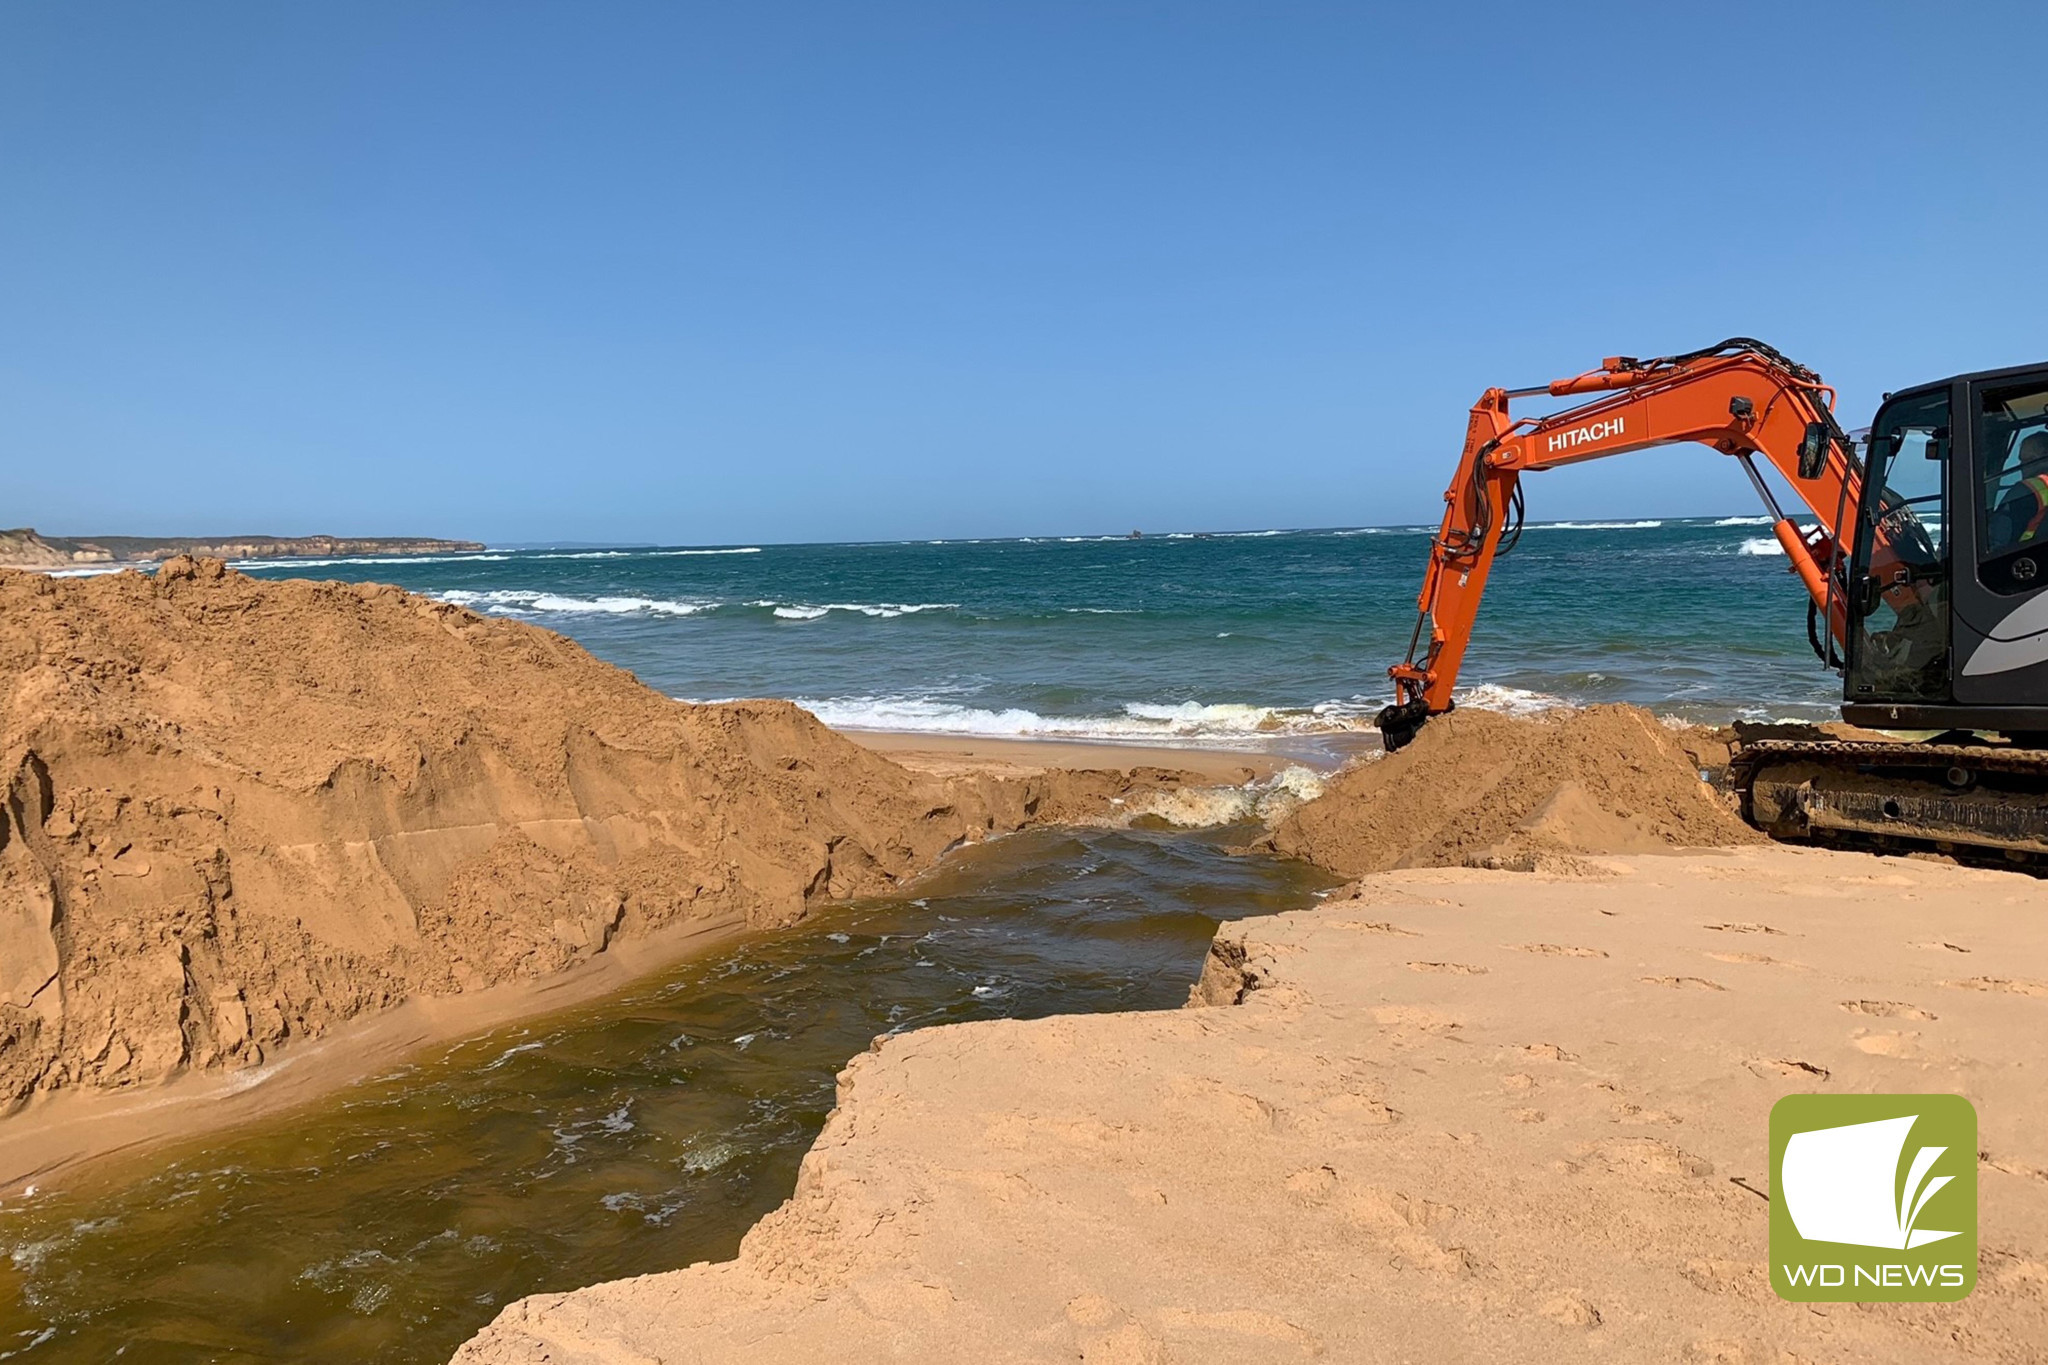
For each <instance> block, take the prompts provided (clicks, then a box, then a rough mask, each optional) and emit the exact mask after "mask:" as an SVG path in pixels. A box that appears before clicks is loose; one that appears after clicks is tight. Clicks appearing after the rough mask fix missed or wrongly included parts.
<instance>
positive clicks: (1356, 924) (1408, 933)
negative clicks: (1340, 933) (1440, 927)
mask: <svg viewBox="0 0 2048 1365" xmlns="http://www.w3.org/2000/svg"><path fill="white" fill-rule="evenodd" d="M1330 923H1331V927H1332V928H1335V929H1351V930H1354V931H1357V932H1360V933H1367V934H1392V935H1393V936H1394V937H1396V938H1421V937H1422V935H1421V934H1419V933H1417V932H1416V931H1415V930H1413V929H1403V928H1402V927H1401V926H1400V925H1398V924H1389V923H1388V922H1387V921H1385V920H1365V919H1340V920H1332V921H1331V922H1330Z"/></svg>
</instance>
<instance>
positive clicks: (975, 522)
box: [0, 0, 2048, 543]
mask: <svg viewBox="0 0 2048 1365" xmlns="http://www.w3.org/2000/svg"><path fill="white" fill-rule="evenodd" d="M2044 38H2048V19H2044V17H2043V12H2042V11H2039V10H2035V9H2025V8H2017V7H2015V8H2011V9H2006V10H2000V9H1997V8H1995V7H1991V6H1975V7H1970V8H1967V9H1964V8H1958V9H1956V10H1954V11H1943V10H1940V9H1937V8H1935V7H1924V6H1923V7H1909V6H1887V5H1877V4H1799V5H1785V4H1760V5H1745V4H1722V5H1716V6H1688V7H1683V8H1682V9H1681V8H1680V7H1665V6H1637V7H1631V8H1630V9H1628V10H1627V11H1626V12H1625V13H1624V12H1619V11H1615V12H1611V16H1610V17H1603V15H1602V12H1601V11H1600V10H1598V9H1597V8H1596V9H1589V8H1587V7H1584V6H1571V7H1552V8H1551V9H1550V11H1549V12H1548V13H1546V12H1545V7H1538V6H1503V7H1488V6H1452V5H1435V6H1401V7H1398V8H1394V7H1389V8H1386V9H1380V8H1376V7H1369V6H1365V5H1341V6H1340V5H1330V6H1323V5H1307V4H1261V5H1253V4H1250V3H1246V4H1236V5H1203V4H1192V5H1165V4H1159V5H1122V4H1071V5H1066V4H1057V3H1044V4H1031V5H1022V4H1013V5H984V4H974V3H933V4H929V5H901V4H881V3H878V4H860V5H852V4H839V3H833V4H822V3H821V4H814V5H791V4H775V3H754V4H749V5H700V6H684V5H672V4H653V3H649V4H616V3H595V2H593V3H581V4H573V5H572V4H566V3H562V4H547V5H535V4H516V3H505V2H503V0H494V2H493V3H488V4H485V3H476V4H466V5H453V4H433V3H417V2H415V3H403V4H401V3H351V4H347V5H342V4H325V5H313V4H294V5H277V4H270V3H247V4H237V3H196V4H190V5H177V6H170V5H159V4H132V5H122V4H113V3H108V4H97V5H91V6H84V5H75V4H69V3H40V2H35V0H16V3H13V4H10V5H8V6H7V7H6V9H5V10H4V11H0V443H4V449H0V468H5V469H6V471H7V479H6V482H5V484H4V485H0V525H21V524H32V525H35V526H38V527H40V528H42V529H44V530H45V531H47V532H51V533H60V534H62V533H71V534H76V533H82V532H95V531H96V532H107V533H113V532H127V533H144V534H147V533H158V534H172V533H215V532H226V531H268V532H278V533H304V532H310V531H320V530H327V531H335V532H341V533H357V534H411V533H418V534H443V535H463V536H474V537H477V538H480V539H487V540H493V541H525V540H568V539H578V540H598V541H622V542H624V541H649V540H652V541H661V542H668V543H720V542H737V541H748V542H759V541H773V540H820V539H832V540H837V539H871V538H889V537H896V536H944V535H956V536H974V535H1001V534H1017V533H1027V534H1028V533H1037V532H1057V531H1070V532H1079V531H1095V530H1122V529H1126V528H1129V527H1134V526H1135V527H1143V528H1146V529H1151V530H1168V529H1179V528H1219V529H1222V528H1247V527H1265V526H1290V525H1332V524H1358V523H1370V522H1398V521H1410V520H1415V519H1418V518H1424V517H1428V518H1431V519H1433V518H1434V515H1435V513H1436V511H1437V510H1438V509H1439V507H1440V503H1439V501H1438V498H1439V495H1440V494H1441V492H1442V488H1443V485H1444V482H1445V480H1446V478H1447V477H1448V474H1449V470H1450V464H1451V461H1452V460H1453V458H1454V456H1455V453H1456V449H1457V444H1458V441H1459V439H1460V436H1461V434H1462V429H1463V418H1464V411H1465V409H1466V407H1467V406H1469V404H1470V403H1471V401H1472V400H1473V398H1474V397H1476V396H1477V394H1478V393H1479V391H1480V390H1481V389H1483V388H1484V387H1486V386H1487V385H1489V384H1495V383H1501V384H1510V385H1512V384H1522V383H1531V382H1540V381H1542V380H1545V379H1548V378H1551V377H1554V376H1557V375H1562V374H1567V373H1571V372H1575V371H1577V370H1579V369H1582V368H1585V367H1586V366H1588V365H1591V364H1594V363H1597V362H1598V360H1599V359H1600V357H1602V356H1604V355H1608V354H1612V353H1615V352H1626V353H1633V354H1652V353H1657V352H1660V351H1675V350H1683V349H1690V348H1693V347H1695V346H1698V345H1702V344H1705V343H1709V342H1712V341H1716V340H1718V339H1720V338H1722V337H1724V336H1727V335H1730V334H1747V335H1755V336H1760V337H1763V338H1764V339H1766V340H1769V341H1771V342H1773V343H1774V344H1776V345H1777V346H1779V347H1780V348H1782V349H1784V350H1785V351H1787V352H1789V353H1790V354H1792V355H1793V356H1795V357H1797V358H1799V359H1801V360H1803V361H1805V362H1806V363H1808V364H1810V365H1812V366H1814V367H1815V368H1817V369H1819V370H1820V371H1821V372H1822V373H1823V374H1824V375H1825V376H1826V377H1827V378H1828V379H1829V380H1830V381H1832V382H1834V383H1835V384H1837V385H1838V386H1839V387H1840V389H1841V392H1842V396H1843V400H1844V402H1843V407H1844V409H1845V418H1846V424H1847V425H1861V424H1862V423H1863V422H1864V421H1866V420H1867V419H1868V416H1869V413H1870V410H1871V409H1872V407H1873V406H1874V405H1875V403H1876V401H1877V398H1878V394H1879V392H1880V391H1881V390H1884V389H1888V388H1897V387H1903V386H1905V385H1907V384H1911V383H1916V382H1919V381H1922V380H1925V379H1929V378H1934V377H1937V376H1939V375H1943V374H1947V373H1952V372H1955V371H1959V370H1965V369H1973V368H1980V367H1984V366H1991V365H2003V364H2017V363H2021V362H2024V361H2031V360H2036V359H2041V358H2044V356H2048V338H2044V336H2043V328H2042V325H2041V318H2042V317H2043V313H2044V305H2048V268H2044V265H2043V260H2042V255H2041V242H2042V240H2043V237H2044V225H2048V193H2044V184H2048V177H2044V176H2043V175H2042V173H2041V171H2040V169H2039V164H2040V147H2041V142H2042V133H2043V125H2044V122H2048V118H2044V114H2043V112H2042V111H2043V106H2044V103H2048V101H2044V96H2043V93H2042V90H2043V84H2042V78H2041V72H2040V64H2041V60H2042V59H2041V55H2040V54H2041V53H2042V52H2043V51H2044V50H2048V44H2044ZM1750 498H1751V494H1750V493H1749V491H1748V489H1747V486H1746V484H1745V483H1744V482H1743V480H1742V479H1741V477H1740V475H1739V473H1738V472H1737V471H1736V470H1735V469H1733V468H1732V467H1731V466H1730V465H1728V464H1727V463H1726V462H1725V461H1723V460H1720V459H1717V458H1716V457H1714V456H1712V455H1710V454H1707V453H1706V452H1704V451H1693V450H1674V451H1669V452H1655V453H1651V454H1645V455H1639V456H1635V457H1630V458H1628V459H1624V460H1617V461H1607V462H1602V463H1600V464H1597V465H1594V466H1589V467H1586V468H1582V469H1577V470H1571V471H1564V472H1560V473H1555V474H1549V475H1545V476H1543V477H1542V478H1541V479H1540V480H1532V482H1531V484H1530V488H1529V505H1530V514H1531V516H1532V517H1537V518H1546V519H1547V518H1556V517H1585V516H1654V515H1685V514H1689V513H1708V512H1713V513H1724V512H1731V511H1736V512H1745V511H1749V510H1751V508H1750V506H1749V503H1750Z"/></svg>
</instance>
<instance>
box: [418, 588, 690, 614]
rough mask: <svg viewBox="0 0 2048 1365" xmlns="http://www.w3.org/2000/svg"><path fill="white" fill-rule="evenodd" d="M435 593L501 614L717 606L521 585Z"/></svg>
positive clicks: (627, 611)
mask: <svg viewBox="0 0 2048 1365" xmlns="http://www.w3.org/2000/svg"><path fill="white" fill-rule="evenodd" d="M434 596H436V597H438V598H440V599H441V600H442V601H443V602H452V603H454V604H455V605H456V606H459V607H474V608H476V609H477V610H478V611H488V612H492V613H495V614H497V615H500V616H530V615H547V614H554V613H562V614H567V615H587V614H590V613H592V612H601V613H604V614H606V615H610V616H627V615H631V614H633V613H635V612H645V613H647V614H648V615H651V616H695V615H696V614H697V613H698V612H700V611H710V610H712V609H714V608H715V607H717V605H718V604H717V603H716V602H675V601H670V600H669V599H667V598H660V597H568V596H564V595H563V594H561V593H553V592H532V591H529V590H526V589H521V588H493V589H491V590H490V591H487V592H477V591H473V590H471V589H468V588H450V589H448V590H447V591H445V592H438V593H435V594H434Z"/></svg>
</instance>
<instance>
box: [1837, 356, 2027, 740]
mask: <svg viewBox="0 0 2048 1365" xmlns="http://www.w3.org/2000/svg"><path fill="white" fill-rule="evenodd" d="M1863 487H1864V496H1863V497H1862V499H1861V506H1860V508H1859V509H1858V515H1857V520H1856V526H1855V531H1854V541H1853V544H1852V549H1851V556H1850V563H1849V572H1848V577H1847V585H1846V587H1847V593H1846V595H1847V601H1848V618H1849V619H1848V630H1847V631H1846V636H1847V639H1846V648H1847V661H1846V667H1845V668H1844V671H1843V707H1842V713H1843V718H1844V719H1845V720H1848V721H1850V722H1851V723H1854V724H1859V725H1868V726H1872V727H1876V728H1882V729H1925V730H1942V731H1947V730H1956V731H1982V732H1997V733H2003V734H2006V735H2010V736H2013V737H2014V738H2015V739H2018V740H2020V741H2022V742H2031V741H2032V740H2033V739H2034V738H2035V737H2036V736H2038V737H2041V738H2042V739H2043V740H2048V366H2039V365H2036V366H2026V367H2021V368H2017V369H2007V370H1993V371H1986V372H1982V373H1978V374H1971V375H1962V376H1959V377H1957V378H1955V379H1949V380H1944V381H1941V382H1940V383H1936V384H1926V385H1922V386H1920V387H1918V388H1914V389H1909V390H1905V391H1902V392H1900V393H1897V394H1893V395H1891V396H1890V397H1889V398H1888V399H1887V400H1886V401H1885V404H1884V406H1883V407H1882V408H1880V409H1879V410H1878V414H1877V417H1876V419H1875V420H1874V421H1873V422H1872V423H1871V428H1870V438H1869V444H1868V446H1867V448H1866V457H1865V478H1864V483H1863Z"/></svg>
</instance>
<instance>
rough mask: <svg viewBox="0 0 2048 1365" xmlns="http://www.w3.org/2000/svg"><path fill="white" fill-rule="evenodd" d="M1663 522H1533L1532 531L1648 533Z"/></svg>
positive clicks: (1531, 523)
mask: <svg viewBox="0 0 2048 1365" xmlns="http://www.w3.org/2000/svg"><path fill="white" fill-rule="evenodd" d="M1663 524H1664V523H1663V522H1661V521H1532V522H1530V523H1529V529H1530V530H1532V531H1648V530H1651V529H1653V528H1655V527H1658V526H1662V525H1663Z"/></svg>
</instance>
